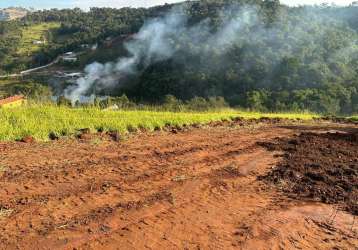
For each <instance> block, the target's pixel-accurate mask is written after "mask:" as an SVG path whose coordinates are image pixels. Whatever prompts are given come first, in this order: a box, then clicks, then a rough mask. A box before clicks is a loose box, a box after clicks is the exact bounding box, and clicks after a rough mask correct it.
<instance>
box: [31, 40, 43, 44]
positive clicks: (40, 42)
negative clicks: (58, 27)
mask: <svg viewBox="0 0 358 250" xmlns="http://www.w3.org/2000/svg"><path fill="white" fill-rule="evenodd" d="M32 44H34V45H41V44H45V41H37V40H36V41H32Z"/></svg>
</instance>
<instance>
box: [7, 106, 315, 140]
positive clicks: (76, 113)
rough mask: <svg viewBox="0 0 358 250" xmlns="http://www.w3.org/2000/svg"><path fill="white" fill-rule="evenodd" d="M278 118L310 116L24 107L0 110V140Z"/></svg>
mask: <svg viewBox="0 0 358 250" xmlns="http://www.w3.org/2000/svg"><path fill="white" fill-rule="evenodd" d="M238 116H240V117H244V118H247V119H249V118H260V117H281V118H301V119H312V117H314V116H313V115H310V114H262V113H248V112H239V111H234V110H228V111H223V112H206V113H189V112H188V113H173V112H155V111H138V110H136V111H104V110H100V109H97V108H81V109H72V108H69V107H57V106H39V105H35V106H28V107H21V108H16V109H0V140H15V139H20V138H22V137H24V136H27V135H31V136H33V137H35V138H37V139H40V140H48V136H49V134H50V133H51V132H54V133H56V134H58V135H72V134H74V133H76V131H77V130H78V129H82V128H90V129H92V130H93V131H95V130H99V129H101V130H104V131H109V130H116V131H120V132H121V133H125V132H127V131H131V130H133V129H134V128H138V127H143V128H146V129H149V130H153V129H155V128H156V127H158V128H161V127H164V126H165V125H166V124H170V125H180V126H181V125H183V124H194V123H207V122H210V121H219V120H222V119H232V118H234V117H238Z"/></svg>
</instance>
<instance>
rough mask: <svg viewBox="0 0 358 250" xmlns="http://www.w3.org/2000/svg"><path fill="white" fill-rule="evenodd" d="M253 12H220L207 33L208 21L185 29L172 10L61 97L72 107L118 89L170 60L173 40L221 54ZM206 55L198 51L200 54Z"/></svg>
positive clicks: (181, 17)
mask: <svg viewBox="0 0 358 250" xmlns="http://www.w3.org/2000/svg"><path fill="white" fill-rule="evenodd" d="M256 13H257V12H256V10H255V9H253V8H252V7H250V8H241V10H240V11H238V12H237V13H235V15H234V16H233V15H232V14H231V15H230V17H229V18H227V13H224V12H223V13H222V17H221V18H222V20H223V22H222V24H221V26H220V27H219V28H218V31H217V32H214V33H211V32H210V25H209V20H208V19H206V20H204V21H202V22H200V23H199V24H196V25H194V26H191V27H188V25H187V21H188V17H187V15H186V14H185V10H184V9H182V8H174V9H173V10H172V11H170V13H168V14H167V15H165V16H164V17H161V18H155V19H152V20H149V21H148V22H146V23H145V24H144V25H143V27H142V28H141V29H140V30H139V32H138V33H137V34H136V35H134V36H133V38H132V39H131V41H129V42H127V43H126V44H125V48H126V50H127V51H128V53H129V56H128V57H123V58H119V60H118V61H117V62H109V63H105V64H100V63H97V62H95V63H93V64H90V65H88V66H86V68H85V77H83V78H80V79H78V80H77V82H76V84H75V85H72V86H69V87H68V88H66V89H65V91H64V94H65V97H66V98H67V99H69V100H71V101H72V103H73V104H74V103H75V102H76V101H79V100H80V99H81V97H82V96H86V95H92V94H95V93H94V92H96V91H101V90H104V89H109V88H112V87H114V86H118V85H119V84H121V80H123V79H125V78H126V77H128V76H131V75H136V74H138V73H140V71H142V70H144V69H145V68H147V67H148V66H150V65H151V64H153V63H156V62H160V61H164V60H167V59H169V58H172V57H173V55H174V54H175V52H176V51H177V48H176V41H180V40H183V39H188V40H189V41H190V42H189V44H190V43H192V44H194V46H195V45H198V44H200V43H201V42H204V41H205V42H209V44H210V46H209V47H207V48H208V49H209V50H210V49H212V48H217V49H219V50H220V53H224V52H225V51H226V50H227V49H229V48H230V47H231V46H232V45H233V43H234V42H235V41H237V39H238V37H240V33H241V32H242V31H244V30H245V29H246V28H247V26H249V25H254V24H255V23H256V21H257V14H256ZM198 34H201V35H200V36H198ZM203 34H204V35H203ZM199 47H200V46H199ZM208 52H209V51H201V53H208Z"/></svg>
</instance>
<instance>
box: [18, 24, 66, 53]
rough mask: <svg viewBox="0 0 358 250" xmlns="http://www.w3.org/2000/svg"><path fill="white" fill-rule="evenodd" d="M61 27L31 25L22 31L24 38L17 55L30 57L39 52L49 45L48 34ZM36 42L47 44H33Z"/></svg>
mask: <svg viewBox="0 0 358 250" xmlns="http://www.w3.org/2000/svg"><path fill="white" fill-rule="evenodd" d="M59 27H60V23H57V22H52V23H41V24H36V25H31V26H29V27H26V28H24V29H23V30H22V37H21V43H20V46H19V49H18V51H17V54H18V55H19V56H30V55H32V54H33V53H35V52H37V51H39V50H40V49H41V48H42V47H43V46H46V44H47V42H48V41H47V36H48V32H51V30H54V29H57V28H59ZM34 41H45V44H33V42H34Z"/></svg>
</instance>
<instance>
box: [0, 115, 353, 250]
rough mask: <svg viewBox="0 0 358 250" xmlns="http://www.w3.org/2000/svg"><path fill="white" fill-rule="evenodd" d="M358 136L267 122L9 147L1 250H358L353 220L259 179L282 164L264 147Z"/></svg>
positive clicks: (1, 194) (0, 147) (4, 158)
mask: <svg viewBox="0 0 358 250" xmlns="http://www.w3.org/2000/svg"><path fill="white" fill-rule="evenodd" d="M219 125H220V124H219ZM347 126H349V127H347ZM352 126H354V125H342V124H330V123H324V124H317V123H316V124H313V125H310V124H303V123H302V122H300V123H299V124H296V125H294V126H293V125H291V126H286V125H285V126H283V124H275V125H272V124H271V123H264V124H258V126H256V127H251V126H248V127H246V126H244V127H241V126H215V127H205V128H198V129H196V128H193V129H190V130H187V131H179V132H177V133H173V132H164V131H157V132H154V133H152V132H151V133H148V132H145V133H140V134H136V135H133V136H131V137H129V138H128V139H127V140H124V141H121V142H115V141H113V140H112V139H110V138H108V137H107V136H106V135H105V134H104V135H102V136H98V135H97V136H95V135H92V136H93V137H91V136H89V137H88V138H85V139H81V140H74V139H71V140H59V141H52V142H44V143H28V144H26V143H20V142H7V143H4V142H3V143H0V151H1V158H0V165H3V166H6V168H5V170H4V171H3V173H2V175H1V177H0V182H1V187H2V188H1V189H0V204H1V208H2V211H3V216H2V218H0V231H1V234H0V248H7V249H24V248H37V247H38V246H41V247H42V248H44V249H74V248H76V249H117V248H120V249H146V248H152V249H268V248H270V249H354V248H355V246H357V244H358V241H357V236H358V235H357V230H358V224H357V223H355V224H354V223H353V222H354V217H353V215H352V214H350V213H347V212H344V211H342V210H339V209H338V210H337V207H336V206H334V205H329V204H323V203H320V202H314V201H312V200H311V201H307V200H305V201H302V200H300V198H299V197H291V198H289V197H288V196H286V195H285V194H284V193H282V192H281V191H280V189H278V188H277V186H276V185H271V184H267V183H265V182H264V181H260V180H258V177H259V176H263V175H267V174H268V173H270V172H271V171H272V168H273V167H275V166H277V165H278V164H279V162H281V161H282V159H281V158H280V157H277V155H276V157H274V156H275V154H278V153H279V152H277V153H276V152H270V151H267V150H266V149H265V148H263V147H261V146H260V145H259V143H258V142H261V143H262V142H266V143H269V142H275V141H276V140H277V139H276V138H277V137H278V136H279V137H283V138H290V137H293V136H294V134H300V133H301V132H302V131H307V130H308V131H314V132H315V133H325V132H326V131H331V130H339V131H341V133H344V132H346V131H347V129H352V128H353V127H352ZM327 139H330V138H329V137H327ZM332 150H338V151H339V150H340V149H339V148H332ZM302 157H305V156H304V155H302ZM333 157H335V154H334V156H333ZM343 157H344V155H343ZM303 160H304V159H301V158H296V161H297V162H300V161H303ZM9 211H11V213H10V212H9Z"/></svg>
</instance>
